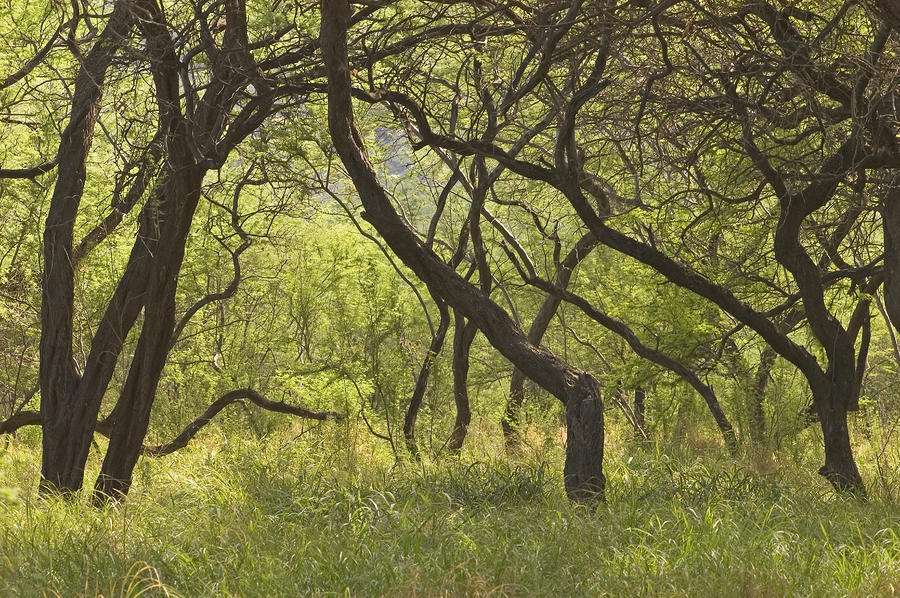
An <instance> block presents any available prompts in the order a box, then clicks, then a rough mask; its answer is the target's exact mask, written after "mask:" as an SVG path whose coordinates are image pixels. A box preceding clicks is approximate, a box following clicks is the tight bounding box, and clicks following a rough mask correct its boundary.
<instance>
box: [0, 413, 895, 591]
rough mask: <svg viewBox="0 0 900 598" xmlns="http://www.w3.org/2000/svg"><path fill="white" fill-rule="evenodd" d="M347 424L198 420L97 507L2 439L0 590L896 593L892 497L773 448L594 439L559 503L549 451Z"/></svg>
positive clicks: (30, 444) (554, 455) (554, 458)
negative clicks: (397, 439) (415, 452)
mask: <svg viewBox="0 0 900 598" xmlns="http://www.w3.org/2000/svg"><path fill="white" fill-rule="evenodd" d="M348 437H352V436H348V435H346V434H343V433H340V434H338V433H337V432H332V431H323V432H322V433H320V435H319V436H317V437H314V436H313V435H312V434H306V435H304V436H303V437H301V438H300V439H295V438H293V437H292V436H290V435H289V434H287V433H285V434H284V435H283V436H277V437H270V438H268V439H267V440H265V441H259V440H253V439H246V438H237V439H236V438H229V439H228V440H227V441H226V440H224V439H223V438H222V437H221V436H218V437H210V436H207V437H206V440H204V441H203V442H201V443H200V444H197V445H194V446H192V447H190V448H188V449H186V450H184V451H182V452H181V453H179V454H176V455H173V456H171V457H168V458H165V459H159V460H149V459H146V460H142V461H141V463H140V466H139V470H138V472H137V474H138V475H137V480H136V484H135V486H134V490H133V492H132V495H131V496H130V497H129V499H128V501H127V502H125V503H124V504H122V505H120V506H117V507H108V508H104V509H100V510H97V509H94V508H92V507H90V506H88V503H89V501H88V500H87V496H80V497H78V498H77V499H76V500H60V499H57V498H44V497H40V496H38V495H37V494H36V493H35V490H34V488H35V486H36V482H37V475H38V469H39V454H38V452H37V450H36V447H37V438H36V436H26V437H24V438H22V439H20V440H11V441H10V443H9V444H8V446H7V447H6V448H5V449H2V454H0V480H2V482H0V483H2V484H4V485H6V486H8V488H7V489H5V490H3V491H0V595H3V596H7V595H8V596H41V595H45V596H66V597H68V596H82V595H84V596H95V595H103V596H129V597H132V596H133V597H136V596H165V595H169V596H306V595H319V596H347V595H352V596H379V595H386V596H463V595H480V596H488V595H491V596H506V595H510V596H548V595H549V596H558V597H563V596H603V595H610V596H683V595H687V596H709V597H712V596H726V595H728V596H786V595H797V596H893V595H897V594H900V505H898V504H897V502H895V500H893V499H890V498H889V497H887V496H883V495H878V494H876V496H875V497H873V499H872V500H870V501H869V502H868V503H863V502H860V501H857V500H851V499H842V498H839V497H836V496H834V494H833V493H831V492H830V491H829V490H828V488H827V487H826V486H825V484H824V482H823V481H820V480H818V479H816V478H815V476H813V475H812V474H807V473H806V469H803V468H801V467H799V466H797V465H792V464H790V463H789V464H781V465H779V467H777V468H775V471H774V472H773V471H769V470H766V471H763V472H760V471H759V470H760V468H759V467H758V464H754V463H752V462H749V461H748V462H738V463H735V462H734V461H732V460H731V459H728V458H725V457H724V455H722V454H719V453H718V452H716V451H711V452H708V453H704V454H701V455H697V454H687V453H685V452H684V451H683V450H682V451H680V452H679V453H676V452H673V451H672V450H666V448H665V447H658V446H651V447H637V446H634V445H631V444H621V445H615V444H613V445H612V446H611V447H610V450H609V457H608V461H607V462H608V475H609V478H610V493H609V497H608V498H609V504H608V505H607V506H603V507H600V508H599V509H598V510H597V511H596V512H593V513H592V512H590V511H588V510H587V509H584V508H581V507H578V506H575V505H572V504H570V503H569V502H567V501H566V499H565V497H564V495H563V493H562V490H561V487H562V483H561V480H560V475H559V471H560V469H561V467H560V459H561V456H560V454H559V452H558V449H552V448H551V449H548V450H546V451H543V452H539V453H536V454H533V455H530V456H528V457H525V458H523V459H521V460H519V461H517V462H511V461H507V460H506V459H497V458H492V457H489V456H488V455H490V454H492V453H493V454H496V452H497V451H496V447H494V446H487V445H484V446H480V447H479V446H477V445H476V446H475V448H474V449H470V450H469V452H467V453H466V454H464V456H463V457H462V458H460V459H458V460H445V461H439V462H425V463H421V464H415V463H403V464H396V463H395V462H394V460H393V459H392V458H391V457H390V456H389V455H387V454H386V453H385V452H384V450H383V448H382V447H380V446H376V445H374V444H372V443H371V441H369V440H368V439H365V438H362V440H360V441H359V442H356V443H352V444H349V443H348V442H347V440H346V439H347V438H348ZM93 459H96V455H93V456H92V462H91V466H92V467H93V468H96V465H97V464H96V462H95V461H94V460H93ZM770 469H771V468H770ZM88 479H90V474H89V477H88Z"/></svg>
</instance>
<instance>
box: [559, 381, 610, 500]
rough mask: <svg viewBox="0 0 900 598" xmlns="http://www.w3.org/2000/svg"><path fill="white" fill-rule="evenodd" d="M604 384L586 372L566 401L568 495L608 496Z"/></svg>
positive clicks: (576, 496)
mask: <svg viewBox="0 0 900 598" xmlns="http://www.w3.org/2000/svg"><path fill="white" fill-rule="evenodd" d="M601 396H602V395H601V389H600V384H599V383H598V382H597V380H596V379H595V378H594V377H593V376H591V375H590V374H582V375H581V376H579V377H578V378H577V380H576V381H575V383H574V384H573V385H572V388H571V389H570V393H569V398H568V401H567V402H566V464H565V468H564V469H563V475H564V476H565V486H566V495H567V496H568V497H569V499H571V500H573V501H576V502H581V503H591V502H593V501H595V500H603V499H604V491H605V489H606V477H605V476H604V475H603V401H602V400H601Z"/></svg>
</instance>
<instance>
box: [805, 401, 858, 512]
mask: <svg viewBox="0 0 900 598" xmlns="http://www.w3.org/2000/svg"><path fill="white" fill-rule="evenodd" d="M828 390H829V391H830V393H831V396H825V397H816V396H815V394H814V395H813V405H814V406H818V409H817V414H818V416H819V422H820V423H821V425H822V435H823V438H824V441H825V465H823V466H822V467H821V468H820V469H819V474H820V475H822V476H824V477H825V479H827V480H828V481H829V482H831V485H832V486H834V487H835V488H836V489H837V490H841V491H847V492H851V493H853V494H856V495H859V496H863V497H864V496H865V495H866V489H865V486H864V485H863V483H862V477H861V476H860V475H859V469H857V467H856V460H855V458H854V456H853V450H852V448H851V446H850V431H849V429H848V427H847V408H846V406H847V396H846V395H845V396H843V397H836V396H834V395H835V394H837V393H840V392H845V393H846V392H848V391H849V390H850V389H849V388H848V387H846V386H844V387H842V386H840V385H838V384H834V385H832V386H831V387H830V388H829V389H828Z"/></svg>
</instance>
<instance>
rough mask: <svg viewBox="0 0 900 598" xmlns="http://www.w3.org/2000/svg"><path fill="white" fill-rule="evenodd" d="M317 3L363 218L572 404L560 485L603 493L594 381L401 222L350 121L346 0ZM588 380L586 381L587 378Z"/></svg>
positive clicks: (333, 99)
mask: <svg viewBox="0 0 900 598" xmlns="http://www.w3.org/2000/svg"><path fill="white" fill-rule="evenodd" d="M320 6H321V13H322V23H321V33H320V36H319V42H320V43H319V45H320V48H321V52H322V57H323V59H324V62H325V71H326V75H327V77H328V129H329V132H330V134H331V139H332V142H333V143H334V146H335V149H336V151H337V154H338V155H339V156H340V158H341V161H342V162H343V164H344V166H345V168H346V169H347V172H348V174H349V176H350V179H351V180H352V182H353V185H354V187H355V188H356V191H357V192H358V193H359V196H360V200H361V201H362V204H363V207H364V208H365V211H366V212H365V218H366V220H367V221H368V222H369V223H371V224H372V226H374V227H375V229H376V230H377V231H378V233H379V235H381V237H382V238H383V239H384V240H385V242H386V243H387V244H388V245H389V246H390V248H391V250H392V251H393V252H394V253H395V254H396V255H397V256H398V257H399V258H400V259H401V260H402V261H403V263H404V264H406V266H407V267H409V268H410V269H411V270H412V271H413V272H414V273H415V275H416V276H417V277H419V279H420V280H422V281H423V282H425V284H426V285H427V286H428V288H429V291H431V293H432V294H434V295H437V296H439V297H441V298H442V299H443V300H445V301H446V302H447V303H448V304H449V305H450V306H452V307H453V308H454V309H458V310H459V311H461V312H462V313H463V314H464V315H465V316H466V317H468V318H469V319H471V320H472V321H473V322H474V323H475V325H476V326H478V328H479V329H480V330H481V332H482V333H483V334H484V335H485V337H486V338H487V339H488V341H489V342H490V343H491V344H492V345H493V346H494V347H495V348H497V350H498V351H500V353H501V354H503V356H504V357H506V358H507V359H509V360H510V361H511V362H512V363H513V364H514V365H515V366H516V367H518V368H520V369H522V370H523V371H524V372H526V373H527V374H528V376H529V377H530V378H532V379H533V380H535V381H536V382H537V383H538V384H540V385H541V386H543V387H544V388H546V389H547V390H548V391H549V392H551V393H552V394H553V395H554V396H556V397H557V398H559V399H560V401H562V402H563V403H565V404H568V403H569V402H573V403H575V405H574V406H572V408H571V412H572V417H571V419H572V421H573V422H574V424H575V425H576V430H573V432H572V433H571V434H570V441H569V444H568V446H567V449H566V472H567V475H566V477H565V484H566V491H567V493H568V495H569V496H570V497H572V498H573V499H574V500H585V501H594V500H597V499H598V498H600V499H602V496H603V495H602V490H603V486H604V484H605V479H604V478H603V470H602V466H603V452H602V447H603V430H602V425H603V419H602V412H603V410H602V398H601V396H600V393H599V385H597V384H596V383H593V384H585V383H584V381H583V380H584V379H585V377H589V374H586V373H585V372H582V371H580V370H577V369H575V368H573V367H571V366H570V365H568V364H566V363H565V362H563V361H562V360H560V359H559V358H557V357H556V356H555V355H553V354H552V353H550V352H549V351H547V350H546V349H543V348H541V347H539V346H535V345H534V344H533V343H531V342H529V341H528V339H527V337H526V336H525V335H524V334H523V333H522V331H521V330H520V329H519V328H518V326H516V325H515V323H514V322H513V321H512V319H511V318H510V317H509V315H508V314H507V313H506V312H505V311H504V310H503V309H502V308H500V306H498V305H497V304H496V303H494V302H493V301H492V300H491V299H490V298H489V297H488V296H487V295H486V294H484V293H483V292H481V291H480V290H479V289H477V288H476V287H475V286H473V285H472V284H471V283H469V282H467V281H466V280H464V279H463V278H462V277H461V276H459V275H458V274H457V273H456V272H455V271H454V270H452V269H451V268H450V267H448V265H447V264H446V263H444V262H443V261H442V260H441V259H440V258H439V257H438V256H437V255H436V254H435V253H434V252H433V251H431V250H430V249H429V248H428V247H427V246H426V245H424V244H423V243H422V242H421V241H420V240H419V239H418V238H417V237H416V236H415V234H414V233H413V232H412V231H411V230H410V229H409V228H408V227H407V226H406V225H405V224H404V222H403V220H402V219H401V218H400V217H399V215H398V214H397V212H396V210H395V209H394V207H393V204H392V203H391V201H390V199H389V197H388V196H387V193H386V192H385V190H384V188H383V187H382V186H381V184H380V182H379V180H378V177H377V176H376V174H375V172H374V170H373V169H372V166H371V164H370V162H369V160H368V158H367V156H366V153H365V150H364V148H363V145H362V140H361V138H360V136H359V134H358V131H357V130H356V126H355V124H354V118H353V105H352V102H351V89H350V67H349V64H348V61H347V26H348V23H349V20H350V12H351V11H350V3H349V2H348V0H322V3H321V5H320ZM589 379H590V380H592V381H593V377H590V378H589ZM583 403H584V404H583ZM567 410H568V407H567ZM598 413H599V417H598Z"/></svg>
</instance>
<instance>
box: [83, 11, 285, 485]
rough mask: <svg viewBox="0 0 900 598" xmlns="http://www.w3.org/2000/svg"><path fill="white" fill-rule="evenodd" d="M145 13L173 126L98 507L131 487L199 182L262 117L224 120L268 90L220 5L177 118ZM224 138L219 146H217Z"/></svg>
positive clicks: (173, 89)
mask: <svg viewBox="0 0 900 598" xmlns="http://www.w3.org/2000/svg"><path fill="white" fill-rule="evenodd" d="M142 8H143V10H144V11H145V12H144V15H143V17H144V18H143V19H142V20H141V21H140V27H141V30H142V32H143V33H144V35H145V37H146V38H147V46H148V51H149V52H150V54H151V58H152V60H151V70H152V72H153V77H154V82H155V84H156V93H157V102H158V104H159V106H160V114H161V119H162V118H163V115H165V119H166V120H167V121H168V122H169V123H171V128H170V131H171V132H170V133H169V135H168V136H167V137H166V139H165V141H166V161H165V168H164V170H163V174H162V181H161V182H160V185H159V187H158V189H159V190H160V191H159V194H158V199H159V201H158V204H157V205H156V206H155V208H156V211H155V213H154V217H155V229H154V231H155V235H154V238H153V240H154V242H155V244H156V251H155V253H154V254H153V255H152V259H151V260H149V262H148V263H149V269H148V276H147V289H146V294H145V300H144V304H145V308H144V309H145V312H144V324H143V327H142V329H141V334H140V337H139V338H138V344H137V348H136V350H135V355H134V358H133V360H132V363H131V367H130V368H129V371H128V376H127V377H126V380H125V385H124V386H123V388H122V390H121V393H120V396H119V401H118V403H117V404H116V407H115V409H114V412H113V417H112V418H111V420H112V425H113V429H112V432H111V434H110V442H109V447H108V449H107V453H106V457H105V458H104V460H103V465H102V467H101V470H100V475H99V476H98V478H97V482H96V484H95V493H94V497H95V501H96V502H103V501H106V500H109V499H114V500H118V499H120V498H122V497H124V495H125V494H126V493H127V492H128V489H129V488H130V486H131V479H132V472H133V470H134V466H135V464H136V463H137V459H138V457H139V456H140V454H141V447H142V446H143V440H144V437H145V436H146V433H147V427H148V425H149V422H150V412H151V409H152V406H153V401H154V399H155V395H156V389H157V386H158V384H159V379H160V377H161V375H162V371H163V368H164V367H165V364H166V359H167V357H168V353H169V351H170V350H171V347H172V341H173V337H174V332H175V326H176V324H175V293H176V290H177V285H178V273H179V271H180V270H181V265H182V262H183V260H184V252H185V244H186V242H187V236H188V233H189V232H190V228H191V223H192V221H193V216H194V212H195V210H196V207H197V203H198V201H199V199H200V195H201V184H202V182H203V178H204V176H205V174H206V172H207V171H208V170H209V168H210V167H212V166H215V165H216V164H217V163H218V161H219V160H220V159H221V158H213V157H215V156H218V155H226V154H227V153H228V152H229V151H230V150H231V149H232V148H233V147H234V146H235V145H237V143H239V142H240V141H241V140H242V139H243V137H245V136H246V135H247V134H249V133H250V132H252V131H253V129H254V128H255V127H256V126H257V124H258V122H259V119H261V115H262V114H264V113H265V110H264V109H260V110H259V111H258V112H256V113H255V114H254V115H252V116H247V117H245V118H244V119H243V120H242V119H241V117H240V116H239V117H237V118H235V122H234V123H232V125H231V127H230V128H227V129H226V123H227V120H226V117H227V115H228V114H229V113H230V111H231V108H232V107H233V105H234V102H236V101H237V91H238V90H239V89H241V88H243V87H245V86H247V85H249V84H250V83H251V80H252V81H253V82H255V83H257V85H258V91H260V90H263V89H265V88H266V87H267V84H266V83H264V82H259V81H257V80H256V79H253V73H254V72H255V70H254V68H253V65H252V58H251V57H250V56H249V52H248V50H247V47H248V41H247V31H246V15H245V13H244V5H243V3H242V2H241V0H226V2H225V11H226V28H225V33H224V38H223V42H222V47H221V48H219V49H215V48H213V47H212V46H211V47H210V48H208V51H209V53H210V55H211V58H212V61H211V64H210V70H211V72H212V74H213V79H212V81H211V82H210V84H209V85H208V86H207V88H206V91H205V92H204V94H203V97H202V98H201V99H200V101H199V104H198V107H197V110H196V111H195V112H194V114H193V115H191V116H192V118H186V117H185V116H183V115H182V113H181V105H180V101H179V79H178V59H177V57H176V55H175V51H174V48H173V46H172V38H171V36H170V31H169V27H168V24H167V23H166V21H165V16H164V15H163V14H162V13H161V12H160V11H159V8H158V7H157V6H156V4H154V3H152V2H145V3H142ZM210 43H212V42H210ZM239 121H240V122H239ZM223 134H224V139H222V140H221V141H219V140H220V138H221V137H223Z"/></svg>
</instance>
